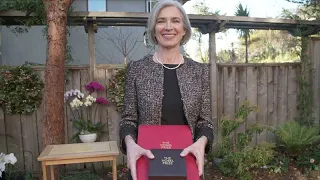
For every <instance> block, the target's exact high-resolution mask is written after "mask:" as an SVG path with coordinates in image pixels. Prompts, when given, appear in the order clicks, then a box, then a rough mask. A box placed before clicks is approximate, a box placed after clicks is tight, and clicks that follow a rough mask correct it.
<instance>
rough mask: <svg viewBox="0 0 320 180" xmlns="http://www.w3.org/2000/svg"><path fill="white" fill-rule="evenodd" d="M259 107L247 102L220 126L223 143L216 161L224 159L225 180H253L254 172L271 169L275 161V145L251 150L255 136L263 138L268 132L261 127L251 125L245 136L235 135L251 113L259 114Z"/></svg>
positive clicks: (242, 133) (215, 154) (222, 170)
mask: <svg viewBox="0 0 320 180" xmlns="http://www.w3.org/2000/svg"><path fill="white" fill-rule="evenodd" d="M256 110H257V107H256V106H252V105H250V103H249V102H248V101H244V102H243V103H242V104H241V106H240V108H239V109H238V111H237V112H236V115H235V118H233V119H230V118H228V117H223V118H222V120H221V123H220V129H221V142H220V147H219V150H218V152H215V153H214V154H213V156H214V157H219V158H223V160H222V163H221V164H220V165H219V166H218V168H219V169H220V171H221V172H222V173H223V174H224V175H225V176H234V177H236V178H238V179H245V180H249V179H252V176H251V174H250V171H249V170H250V169H251V168H258V167H262V166H264V165H267V164H268V163H269V162H270V161H271V160H272V159H273V158H274V148H275V145H274V144H271V143H266V142H263V143H260V144H258V145H257V146H255V147H252V146H250V143H251V141H252V138H253V137H254V135H255V134H260V133H261V132H262V131H263V130H264V129H265V128H264V127H263V126H260V125H258V124H249V125H248V127H247V128H246V131H245V132H240V133H235V134H233V132H234V131H235V130H236V129H237V128H238V127H239V126H240V125H241V124H244V123H246V118H247V116H248V115H249V113H250V112H252V111H256Z"/></svg>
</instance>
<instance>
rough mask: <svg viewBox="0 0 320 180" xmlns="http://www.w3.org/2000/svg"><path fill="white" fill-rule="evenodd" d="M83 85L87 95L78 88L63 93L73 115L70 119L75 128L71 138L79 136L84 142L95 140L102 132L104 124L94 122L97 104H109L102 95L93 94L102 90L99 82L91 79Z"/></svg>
mask: <svg viewBox="0 0 320 180" xmlns="http://www.w3.org/2000/svg"><path fill="white" fill-rule="evenodd" d="M84 87H85V90H86V91H88V92H89V93H88V95H87V96H85V95H84V93H82V92H81V91H80V90H78V89H75V90H73V89H71V90H70V91H67V92H66V93H65V95H64V97H65V102H66V104H67V105H68V106H69V107H70V108H71V114H72V117H73V119H71V120H72V121H73V124H74V126H75V128H76V129H77V132H76V133H75V134H74V135H73V137H72V138H71V140H74V139H75V138H79V139H80V140H81V142H84V143H86V142H95V141H96V139H97V138H98V136H99V135H101V134H102V133H103V127H104V126H105V124H102V123H101V122H98V123H94V119H95V117H96V113H97V109H98V106H102V105H109V102H108V101H107V100H106V99H105V98H103V97H98V98H97V97H95V95H94V94H95V92H98V91H103V90H104V87H103V86H102V85H101V84H100V83H98V82H95V81H93V82H90V83H89V84H87V85H85V86H84ZM91 113H93V114H91ZM91 118H92V119H91Z"/></svg>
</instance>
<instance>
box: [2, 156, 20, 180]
mask: <svg viewBox="0 0 320 180" xmlns="http://www.w3.org/2000/svg"><path fill="white" fill-rule="evenodd" d="M16 162H17V158H16V157H15V156H14V154H13V153H10V154H4V153H0V179H9V178H10V177H11V171H10V169H11V167H10V166H13V165H14V164H15V163H16ZM6 166H7V170H9V171H7V172H8V174H5V172H6Z"/></svg>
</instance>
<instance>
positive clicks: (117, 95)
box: [108, 66, 126, 112]
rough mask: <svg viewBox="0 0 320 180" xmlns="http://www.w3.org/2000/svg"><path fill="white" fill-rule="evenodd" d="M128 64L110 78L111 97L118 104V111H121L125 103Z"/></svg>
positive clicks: (109, 90) (109, 89)
mask: <svg viewBox="0 0 320 180" xmlns="http://www.w3.org/2000/svg"><path fill="white" fill-rule="evenodd" d="M125 74H126V66H125V67H124V68H123V69H120V70H118V72H117V73H116V74H115V76H113V77H112V78H111V79H110V85H109V87H108V92H109V93H108V94H109V99H110V101H111V102H112V103H114V104H115V105H116V106H117V111H119V112H121V111H122V109H123V105H124V88H125V87H124V86H125Z"/></svg>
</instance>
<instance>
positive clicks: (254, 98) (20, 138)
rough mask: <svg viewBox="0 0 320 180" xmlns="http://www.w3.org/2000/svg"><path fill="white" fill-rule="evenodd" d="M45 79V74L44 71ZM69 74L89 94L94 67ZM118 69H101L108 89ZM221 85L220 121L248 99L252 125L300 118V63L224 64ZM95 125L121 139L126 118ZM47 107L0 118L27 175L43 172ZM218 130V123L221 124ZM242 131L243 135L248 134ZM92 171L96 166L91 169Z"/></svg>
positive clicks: (110, 110) (0, 143) (103, 117)
mask: <svg viewBox="0 0 320 180" xmlns="http://www.w3.org/2000/svg"><path fill="white" fill-rule="evenodd" d="M38 70H39V73H40V75H41V77H42V78H43V76H44V71H43V69H38ZM69 70H70V73H69V74H68V75H67V79H68V80H69V83H68V85H67V86H66V90H70V89H79V90H81V91H82V92H84V85H85V84H86V83H88V81H89V78H88V77H89V76H88V72H89V69H88V67H77V68H75V67H74V68H70V69H69ZM115 71H116V68H115V67H113V66H98V67H97V70H96V72H95V73H96V75H95V76H96V77H98V78H97V79H98V81H99V82H100V83H102V84H105V85H106V86H108V83H109V79H110V77H112V75H113V74H114V73H115ZM218 72H219V76H218V79H219V84H218V89H219V90H218V93H219V94H218V113H219V114H218V117H221V115H222V114H227V115H230V116H232V115H234V113H235V111H236V109H237V108H238V107H239V104H240V103H241V102H242V101H243V100H245V99H248V100H249V101H250V102H251V103H252V104H256V105H258V106H259V109H260V111H259V112H257V113H251V114H250V116H249V118H248V121H249V122H259V123H262V124H267V125H271V126H277V125H279V124H283V123H285V122H286V121H289V120H292V119H293V118H294V117H295V116H296V115H297V109H296V104H297V93H298V90H299V89H298V85H297V81H296V77H297V76H299V72H300V64H299V63H291V64H249V65H240V64H219V65H218ZM97 95H98V96H103V97H107V93H106V92H103V93H98V94H97ZM97 114H98V118H97V119H95V121H101V122H104V123H107V125H106V127H105V131H106V133H105V134H103V136H102V137H101V139H100V141H106V140H116V141H118V142H119V137H118V129H119V126H118V123H119V120H120V114H119V113H118V112H117V111H116V110H115V107H113V106H110V107H107V108H101V109H99V110H98V112H97ZM65 117H66V118H65V128H66V129H65V133H66V134H65V137H66V142H67V143H71V142H70V138H71V136H72V135H73V134H74V132H75V130H74V128H73V126H72V122H71V121H70V120H69V119H70V118H71V114H70V111H69V110H68V109H66V111H65ZM42 119H43V105H41V106H40V107H39V108H38V109H37V111H36V112H34V113H33V114H32V115H21V116H20V115H14V116H9V115H4V114H3V113H1V114H0V134H6V135H7V136H0V151H1V152H6V153H11V152H12V153H14V154H15V155H16V156H17V159H18V163H17V166H18V167H19V168H21V169H25V170H27V171H36V172H40V169H41V166H40V163H39V162H38V161H37V157H38V156H39V153H40V152H41V149H42V147H41V135H42ZM217 125H218V122H217ZM244 129H245V127H241V128H240V129H239V130H240V131H241V130H244ZM271 139H272V135H270V134H267V133H265V132H264V133H262V134H261V135H259V136H257V137H256V138H255V139H254V143H258V142H261V141H270V140H271ZM124 163H125V156H123V155H120V157H119V159H118V164H124ZM88 165H89V167H91V166H90V165H91V164H90V163H87V164H86V166H88ZM93 165H94V167H95V168H98V169H99V168H101V167H106V166H109V163H93ZM66 167H67V169H68V170H75V169H82V168H83V167H84V164H77V165H66Z"/></svg>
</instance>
